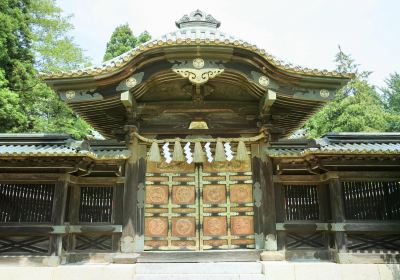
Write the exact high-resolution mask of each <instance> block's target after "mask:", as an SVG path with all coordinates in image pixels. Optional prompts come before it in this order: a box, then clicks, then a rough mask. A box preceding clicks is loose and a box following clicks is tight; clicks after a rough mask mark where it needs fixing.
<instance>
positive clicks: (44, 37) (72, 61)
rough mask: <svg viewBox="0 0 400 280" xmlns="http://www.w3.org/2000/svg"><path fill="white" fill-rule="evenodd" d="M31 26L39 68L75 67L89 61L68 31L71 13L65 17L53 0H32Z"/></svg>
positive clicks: (50, 69)
mask: <svg viewBox="0 0 400 280" xmlns="http://www.w3.org/2000/svg"><path fill="white" fill-rule="evenodd" d="M30 10H31V16H32V20H31V29H32V30H33V44H32V45H33V51H34V53H35V66H36V69H38V70H39V71H57V70H64V71H65V70H72V69H77V68H82V67H85V66H88V65H89V64H90V61H89V58H87V57H86V56H84V54H83V50H82V49H81V48H80V47H79V46H77V45H76V44H75V43H74V39H73V37H71V36H69V35H68V34H69V32H70V31H71V30H72V29H73V28H74V27H73V25H72V24H71V22H70V20H71V17H72V16H71V15H69V16H66V17H64V16H63V15H62V9H61V8H59V7H57V6H56V4H55V1H53V0H32V2H31V9H30Z"/></svg>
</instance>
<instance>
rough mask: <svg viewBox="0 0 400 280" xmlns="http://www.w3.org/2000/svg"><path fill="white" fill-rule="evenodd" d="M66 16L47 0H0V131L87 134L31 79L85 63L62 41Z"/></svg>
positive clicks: (79, 53) (83, 125) (68, 27)
mask: <svg viewBox="0 0 400 280" xmlns="http://www.w3.org/2000/svg"><path fill="white" fill-rule="evenodd" d="M69 19H70V18H69V17H63V16H62V10H61V9H60V8H58V7H57V6H56V4H55V2H54V1H52V0H30V1H28V0H25V1H17V0H0V22H1V24H0V132H66V133H70V134H72V135H73V136H75V137H77V138H82V137H85V136H86V135H87V134H89V133H90V131H91V130H90V126H89V125H88V124H86V123H85V122H84V121H83V120H82V119H80V118H78V117H77V115H75V114H74V113H73V112H72V111H71V110H70V109H69V108H68V107H67V106H66V105H65V104H64V103H62V102H61V101H60V100H59V99H58V97H57V96H56V94H55V93H54V92H53V91H52V90H51V89H50V88H49V87H47V86H46V85H45V84H44V83H43V82H42V81H41V80H40V79H38V78H37V70H45V71H54V70H69V69H71V68H74V67H76V66H79V65H84V64H86V63H87V62H88V60H87V59H86V58H85V57H84V56H83V51H82V50H81V49H80V48H79V47H77V46H76V45H75V44H73V43H70V42H68V41H70V40H71V39H72V38H70V37H69V36H68V32H69V31H70V30H71V28H72V25H71V24H70V23H69ZM35 68H36V69H35Z"/></svg>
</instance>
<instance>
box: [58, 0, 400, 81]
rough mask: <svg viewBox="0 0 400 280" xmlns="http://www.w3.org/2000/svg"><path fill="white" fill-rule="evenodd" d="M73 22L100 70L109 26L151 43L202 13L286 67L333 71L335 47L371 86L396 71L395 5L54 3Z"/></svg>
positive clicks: (146, 0) (368, 0)
mask: <svg viewBox="0 0 400 280" xmlns="http://www.w3.org/2000/svg"><path fill="white" fill-rule="evenodd" d="M57 3H58V5H59V6H60V7H61V8H62V9H63V10H64V12H65V14H66V15H67V14H73V15H74V17H73V18H72V19H71V21H72V23H73V25H74V26H75V30H73V31H72V33H71V35H72V36H74V38H75V42H76V43H77V44H78V45H80V46H81V47H82V48H83V49H84V50H86V55H88V56H89V57H91V58H92V61H93V63H94V64H100V63H101V62H102V58H103V55H104V52H105V48H106V44H107V42H108V40H109V39H110V36H111V34H112V32H113V31H114V29H115V27H117V26H118V25H121V24H125V23H128V24H129V25H130V27H131V28H132V30H133V32H134V33H135V35H138V34H140V33H141V32H143V31H144V30H146V31H148V32H149V33H150V34H151V35H152V36H153V38H156V37H158V36H161V35H163V34H165V33H168V32H171V31H174V30H175V29H176V26H175V21H176V20H178V19H180V18H181V17H182V16H183V15H184V14H189V13H190V12H192V11H194V10H196V9H200V10H202V11H204V12H206V13H210V14H212V15H213V16H214V17H215V18H216V19H217V20H219V21H220V22H221V27H220V30H221V31H223V32H226V33H228V34H231V35H234V36H235V37H239V38H241V39H243V40H246V41H248V42H249V43H251V44H255V45H257V46H258V47H260V48H262V49H265V50H266V51H267V52H269V53H271V54H273V55H274V56H275V57H277V58H279V59H282V60H284V61H287V62H290V63H293V64H295V65H300V66H303V67H309V68H318V69H328V70H333V69H334V67H335V64H334V56H335V54H336V53H337V52H338V46H339V45H340V46H341V49H342V50H343V52H345V53H347V54H351V55H352V57H353V58H354V59H355V61H356V62H357V63H358V64H360V65H361V66H360V67H361V70H368V71H372V72H373V73H372V74H371V76H370V82H371V83H372V84H374V85H376V86H378V87H383V86H385V82H384V81H385V79H386V78H388V77H389V74H390V73H394V72H395V71H396V72H398V73H400V1H399V0H335V1H332V0H302V1H298V0H279V1H277V0H275V1H271V0H202V1H187V0H186V1H184V0H164V1H163V0H140V1H138V0H90V1H89V0H57Z"/></svg>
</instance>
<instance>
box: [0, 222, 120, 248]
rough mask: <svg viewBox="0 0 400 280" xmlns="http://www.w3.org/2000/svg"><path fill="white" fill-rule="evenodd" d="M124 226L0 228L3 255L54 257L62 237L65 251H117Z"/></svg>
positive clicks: (9, 226)
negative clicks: (57, 241) (57, 239)
mask: <svg viewBox="0 0 400 280" xmlns="http://www.w3.org/2000/svg"><path fill="white" fill-rule="evenodd" d="M121 232H122V225H62V226H61V225H60V226H55V225H23V226H22V225H1V226H0V255H52V254H53V255H55V254H57V252H56V251H57V248H56V247H55V245H54V242H53V241H54V240H55V239H56V238H57V237H61V238H62V240H63V244H62V247H63V248H64V250H66V251H70V252H72V251H87V250H90V251H91V252H94V251H103V252H112V251H115V245H113V237H115V236H117V237H118V236H120V234H121Z"/></svg>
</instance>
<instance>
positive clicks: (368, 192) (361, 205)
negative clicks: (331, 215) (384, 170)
mask: <svg viewBox="0 0 400 280" xmlns="http://www.w3.org/2000/svg"><path fill="white" fill-rule="evenodd" d="M342 186H343V196H344V205H345V214H346V218H347V219H350V220H399V219H400V183H399V182H395V181H394V182H342Z"/></svg>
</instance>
